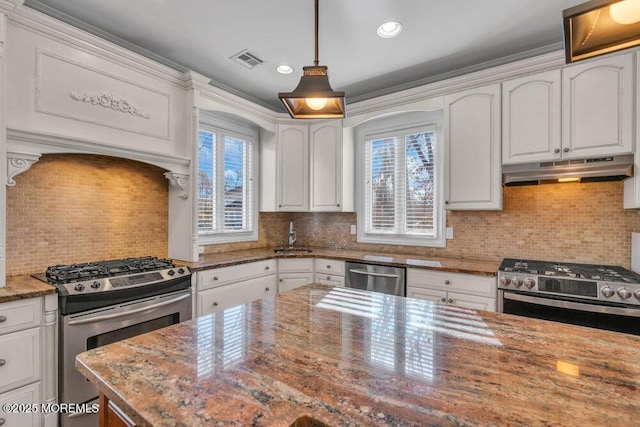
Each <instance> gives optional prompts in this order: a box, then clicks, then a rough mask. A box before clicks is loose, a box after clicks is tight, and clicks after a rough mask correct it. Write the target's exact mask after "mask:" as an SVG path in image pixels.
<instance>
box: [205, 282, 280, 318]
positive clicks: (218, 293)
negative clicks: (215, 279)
mask: <svg viewBox="0 0 640 427" xmlns="http://www.w3.org/2000/svg"><path fill="white" fill-rule="evenodd" d="M276 285H277V284H276V275H275V274H272V275H270V276H264V277H258V278H256V279H250V280H245V281H244V282H239V283H234V284H231V285H226V286H220V287H218V288H213V289H209V290H206V291H201V292H198V313H197V315H198V316H203V315H205V314H209V313H215V312H217V311H221V310H224V309H227V308H229V307H235V306H236V305H241V304H246V303H249V302H251V301H255V300H258V299H261V298H265V297H268V296H273V295H275V294H276Z"/></svg>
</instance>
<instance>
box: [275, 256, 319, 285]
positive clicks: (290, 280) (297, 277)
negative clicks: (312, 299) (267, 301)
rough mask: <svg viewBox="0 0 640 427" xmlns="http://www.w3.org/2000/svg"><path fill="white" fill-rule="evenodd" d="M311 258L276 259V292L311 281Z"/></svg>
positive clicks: (312, 277) (312, 276)
mask: <svg viewBox="0 0 640 427" xmlns="http://www.w3.org/2000/svg"><path fill="white" fill-rule="evenodd" d="M313 265H314V259H313V258H291V259H279V260H278V293H281V292H285V291H290V290H291V289H295V288H299V287H300V286H304V285H308V284H309V283H313V279H314V274H313V270H314V268H313Z"/></svg>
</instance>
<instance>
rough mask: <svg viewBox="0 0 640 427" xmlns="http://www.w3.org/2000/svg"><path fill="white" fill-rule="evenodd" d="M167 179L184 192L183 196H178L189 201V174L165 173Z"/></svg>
mask: <svg viewBox="0 0 640 427" xmlns="http://www.w3.org/2000/svg"><path fill="white" fill-rule="evenodd" d="M164 176H165V178H167V179H168V180H169V182H170V183H171V185H173V186H174V187H178V188H179V189H180V190H182V194H178V197H180V198H181V199H184V200H187V199H188V198H189V187H187V181H188V180H189V174H186V173H177V172H165V174H164Z"/></svg>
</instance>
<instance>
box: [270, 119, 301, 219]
mask: <svg viewBox="0 0 640 427" xmlns="http://www.w3.org/2000/svg"><path fill="white" fill-rule="evenodd" d="M308 132H309V130H308V127H307V126H306V125H304V126H301V125H278V148H277V152H278V170H277V175H278V176H277V181H278V192H277V198H278V210H279V211H286V212H293V211H308V210H309V142H308V138H309V133H308Z"/></svg>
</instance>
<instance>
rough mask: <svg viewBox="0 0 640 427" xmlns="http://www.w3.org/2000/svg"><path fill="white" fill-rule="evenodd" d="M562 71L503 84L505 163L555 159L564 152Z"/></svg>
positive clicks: (503, 155) (503, 144) (503, 157)
mask: <svg viewBox="0 0 640 427" xmlns="http://www.w3.org/2000/svg"><path fill="white" fill-rule="evenodd" d="M560 82H561V71H560V70H553V71H547V72H544V73H538V74H534V75H531V76H526V77H521V78H518V79H514V80H509V81H506V82H504V83H503V84H502V102H503V104H502V114H503V116H502V138H503V139H502V163H503V164H512V163H526V162H536V161H546V160H552V159H554V158H560V156H561V152H562V150H561V142H560V141H561V140H560V135H561V128H560V96H561V91H560V84H561V83H560Z"/></svg>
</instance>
